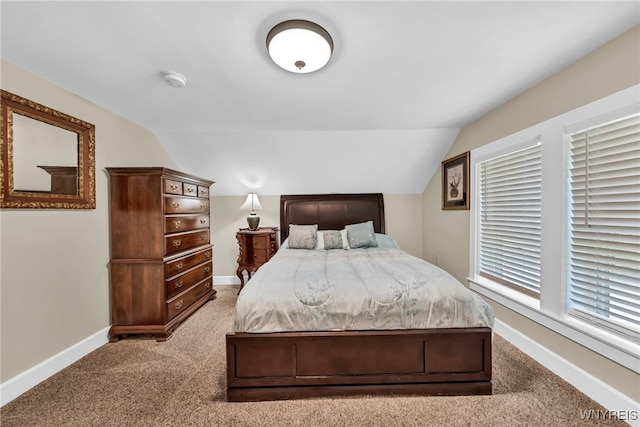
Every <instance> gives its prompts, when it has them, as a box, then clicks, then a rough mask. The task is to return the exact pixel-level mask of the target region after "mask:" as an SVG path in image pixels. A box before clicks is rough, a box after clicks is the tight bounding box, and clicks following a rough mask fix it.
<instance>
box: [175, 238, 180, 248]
mask: <svg viewBox="0 0 640 427" xmlns="http://www.w3.org/2000/svg"><path fill="white" fill-rule="evenodd" d="M181 244H182V242H181V241H180V239H178V240H174V241H173V246H175V247H176V248H179V247H180V245H181Z"/></svg>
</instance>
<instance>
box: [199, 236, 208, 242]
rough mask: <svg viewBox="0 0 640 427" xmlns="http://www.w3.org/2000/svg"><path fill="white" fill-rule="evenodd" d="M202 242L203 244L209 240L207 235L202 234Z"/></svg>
mask: <svg viewBox="0 0 640 427" xmlns="http://www.w3.org/2000/svg"><path fill="white" fill-rule="evenodd" d="M200 240H202V241H203V242H204V241H205V240H207V235H206V234H201V235H200Z"/></svg>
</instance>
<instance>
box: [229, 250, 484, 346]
mask: <svg viewBox="0 0 640 427" xmlns="http://www.w3.org/2000/svg"><path fill="white" fill-rule="evenodd" d="M493 323H494V314H493V311H492V309H491V307H490V306H489V305H488V304H487V303H486V302H485V301H484V300H482V299H481V298H480V297H479V296H478V295H476V294H475V293H473V292H472V291H470V290H469V289H468V288H466V287H465V286H464V285H462V284H461V283H460V282H459V281H458V280H457V279H455V278H454V277H453V276H451V275H450V274H448V273H447V272H446V271H444V270H442V269H441V268H439V267H437V266H435V265H433V264H430V263H428V262H427V261H425V260H423V259H420V258H417V257H415V256H413V255H410V254H409V253H407V252H405V251H403V250H401V249H398V248H397V247H377V248H361V249H350V250H343V249H332V250H313V249H289V248H287V247H286V245H283V246H282V247H281V248H280V249H279V250H278V252H277V253H276V255H275V256H274V257H273V258H271V260H270V261H269V262H267V263H266V264H264V265H263V266H262V267H260V269H259V270H258V271H257V272H256V273H255V274H254V275H253V277H252V278H251V279H250V280H249V281H248V282H247V284H246V285H245V287H244V288H243V289H242V291H241V292H240V294H239V295H238V300H237V303H236V308H235V320H234V331H235V332H251V333H269V332H294V331H299V332H302V331H335V330H390V329H429V328H468V327H493Z"/></svg>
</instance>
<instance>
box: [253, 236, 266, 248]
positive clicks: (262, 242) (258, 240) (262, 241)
mask: <svg viewBox="0 0 640 427" xmlns="http://www.w3.org/2000/svg"><path fill="white" fill-rule="evenodd" d="M267 237H268V236H267ZM267 241H268V239H267V238H265V237H264V236H260V237H255V238H253V239H252V245H253V249H254V250H255V249H258V250H260V249H267Z"/></svg>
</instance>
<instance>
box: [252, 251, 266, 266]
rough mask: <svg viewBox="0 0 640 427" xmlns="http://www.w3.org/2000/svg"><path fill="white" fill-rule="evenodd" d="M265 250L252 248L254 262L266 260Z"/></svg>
mask: <svg viewBox="0 0 640 427" xmlns="http://www.w3.org/2000/svg"><path fill="white" fill-rule="evenodd" d="M267 259H268V258H267V250H266V249H263V250H254V251H253V260H254V261H255V262H259V263H262V262H266V261H267Z"/></svg>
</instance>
